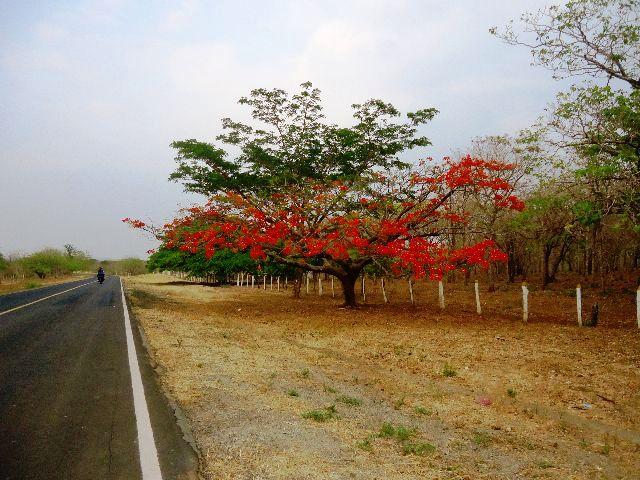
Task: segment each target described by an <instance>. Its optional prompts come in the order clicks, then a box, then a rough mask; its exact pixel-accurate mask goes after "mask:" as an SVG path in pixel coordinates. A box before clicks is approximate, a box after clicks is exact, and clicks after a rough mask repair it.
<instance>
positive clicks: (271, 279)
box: [269, 275, 273, 290]
mask: <svg viewBox="0 0 640 480" xmlns="http://www.w3.org/2000/svg"><path fill="white" fill-rule="evenodd" d="M269 284H270V285H271V290H273V275H271V276H270V277H269Z"/></svg>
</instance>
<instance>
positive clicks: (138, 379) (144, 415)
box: [120, 278, 162, 480]
mask: <svg viewBox="0 0 640 480" xmlns="http://www.w3.org/2000/svg"><path fill="white" fill-rule="evenodd" d="M120 290H121V292H122V311H123V312H124V324H125V329H126V336H127V353H128V354H129V371H130V372H131V387H132V388H133V407H134V410H135V414H136V426H137V428H138V450H139V453H140V468H141V470H142V479H143V480H162V473H161V472H160V464H159V463H158V452H157V450H156V443H155V441H154V439H153V429H152V428H151V419H150V418H149V409H148V408H147V401H146V399H145V396H144V386H143V385H142V375H141V373H140V366H139V365H138V355H137V354H136V344H135V343H134V341H133V331H132V330H131V320H130V319H129V309H128V308H127V300H126V298H125V296H124V287H123V285H122V278H120Z"/></svg>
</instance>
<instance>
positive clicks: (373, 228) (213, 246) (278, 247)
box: [124, 156, 524, 279]
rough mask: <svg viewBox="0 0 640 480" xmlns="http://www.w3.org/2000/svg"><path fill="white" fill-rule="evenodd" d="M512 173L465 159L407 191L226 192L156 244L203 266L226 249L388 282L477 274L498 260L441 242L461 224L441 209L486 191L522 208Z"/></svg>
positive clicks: (415, 178)
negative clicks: (373, 267)
mask: <svg viewBox="0 0 640 480" xmlns="http://www.w3.org/2000/svg"><path fill="white" fill-rule="evenodd" d="M512 168H513V166H512V165H508V164H502V163H499V162H488V161H484V160H480V159H475V158H472V157H470V156H467V157H464V158H462V159H461V160H460V161H458V162H453V161H451V160H447V161H446V162H445V164H444V166H442V167H438V168H435V169H434V170H433V171H432V172H430V173H429V174H422V175H419V174H412V175H411V176H410V180H409V182H406V181H402V180H399V181H397V182H396V183H393V182H392V179H390V178H388V177H381V183H380V184H379V188H371V186H369V188H367V189H358V188H357V187H354V186H353V185H345V184H343V183H341V182H337V181H336V182H331V183H329V184H322V183H312V182H309V184H308V185H303V186H293V187H291V188H289V189H288V191H286V192H279V193H277V194H274V195H273V196H271V197H270V198H269V199H267V200H266V201H265V200H264V199H257V198H252V197H250V196H240V195H238V194H235V193H229V194H227V195H221V196H217V197H215V198H213V199H212V200H211V201H210V202H208V203H207V204H206V205H205V206H203V207H193V208H190V209H188V210H186V211H185V212H184V216H182V217H180V218H178V219H176V220H174V221H173V222H171V223H170V224H167V225H165V227H164V230H163V233H162V235H161V237H162V240H163V241H164V242H165V245H166V247H167V248H179V249H181V250H184V251H188V252H198V251H204V253H205V254H206V255H207V256H208V257H210V256H212V255H213V254H214V253H215V252H216V251H217V250H219V249H223V248H228V249H232V250H238V251H248V252H249V254H250V255H251V257H252V258H254V259H257V260H259V259H265V258H267V257H271V258H273V259H275V260H276V261H278V260H279V259H282V258H293V259H296V260H297V261H307V260H310V259H311V258H314V259H317V258H323V259H326V260H327V261H333V262H349V261H354V262H355V261H362V260H363V259H369V260H373V259H375V258H384V259H386V260H390V264H391V265H392V268H393V270H394V272H395V273H396V274H398V275H400V274H409V275H413V276H415V277H425V276H429V277H430V278H433V279H440V278H442V275H443V274H444V273H446V272H448V271H451V270H454V269H459V268H464V267H465V266H469V265H478V266H480V267H484V268H486V267H487V266H488V265H489V264H490V263H491V262H495V261H505V260H506V255H505V254H504V253H503V252H501V251H500V250H498V249H497V247H496V245H495V243H494V242H493V241H491V240H484V241H481V242H479V243H477V244H475V245H470V246H465V247H463V248H458V249H453V248H450V247H449V246H448V245H447V244H446V242H445V241H444V240H443V239H442V233H443V232H445V229H446V228H451V225H455V224H462V223H464V222H466V221H467V214H466V213H465V212H453V211H451V210H450V207H449V205H448V204H447V199H448V198H450V197H451V196H452V195H453V194H455V192H456V191H458V190H460V189H463V188H464V189H468V188H473V189H476V190H482V189H484V190H487V191H489V192H492V195H493V196H494V198H495V204H496V206H498V207H500V208H506V209H514V210H521V209H522V208H524V204H523V203H522V201H520V200H519V199H518V198H517V197H515V196H513V195H510V193H511V191H510V190H511V186H510V185H509V184H508V183H507V182H505V181H504V180H503V179H501V178H500V174H501V173H502V172H504V171H506V170H509V169H512ZM382 185H385V186H386V187H385V188H383V187H382ZM124 221H125V222H126V223H129V224H130V225H131V226H133V227H135V228H145V227H146V224H145V223H144V222H141V221H139V220H131V219H129V218H127V219H125V220H124Z"/></svg>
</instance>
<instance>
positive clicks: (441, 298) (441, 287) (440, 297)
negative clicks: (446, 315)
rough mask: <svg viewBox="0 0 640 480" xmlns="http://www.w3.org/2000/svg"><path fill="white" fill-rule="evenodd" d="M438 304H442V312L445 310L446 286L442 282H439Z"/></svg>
mask: <svg viewBox="0 0 640 480" xmlns="http://www.w3.org/2000/svg"><path fill="white" fill-rule="evenodd" d="M438 302H439V303H440V310H444V284H443V283H442V280H438Z"/></svg>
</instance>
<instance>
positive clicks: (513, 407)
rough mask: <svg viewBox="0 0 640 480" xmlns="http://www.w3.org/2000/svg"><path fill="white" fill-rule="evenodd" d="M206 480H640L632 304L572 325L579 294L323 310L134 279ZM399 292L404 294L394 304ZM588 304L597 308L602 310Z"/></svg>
mask: <svg viewBox="0 0 640 480" xmlns="http://www.w3.org/2000/svg"><path fill="white" fill-rule="evenodd" d="M126 288H127V292H128V295H129V298H130V299H131V302H132V305H133V311H134V314H135V316H136V317H137V319H138V320H139V321H140V323H141V324H142V326H143V328H144V331H145V333H146V336H147V338H148V340H149V343H150V348H151V353H152V355H153V357H154V359H155V361H156V362H157V363H158V369H159V371H160V376H161V379H162V381H163V383H164V386H165V388H166V389H167V390H168V391H170V393H171V394H172V395H173V396H174V397H175V399H176V400H177V401H178V403H179V404H180V405H181V407H182V409H183V410H184V412H185V414H186V415H187V417H188V419H189V421H190V424H191V427H192V430H193V433H194V435H195V439H196V441H197V443H198V445H199V448H200V450H201V455H202V470H203V475H204V477H205V478H207V479H350V478H353V479H363V480H364V479H367V480H370V479H436V478H437V479H513V478H554V479H555V478H562V479H618V478H624V479H634V478H636V479H637V478H640V473H639V472H640V394H639V392H640V331H639V330H638V329H637V328H634V322H635V320H634V317H633V315H634V314H635V307H634V304H633V297H632V293H634V292H626V293H624V294H622V295H620V296H617V297H615V298H614V297H609V298H604V297H602V298H601V297H597V298H598V302H600V304H601V310H602V318H601V323H600V324H599V326H598V327H597V328H595V329H589V328H582V329H580V328H578V327H577V326H575V325H574V324H575V303H574V302H575V298H571V296H569V294H570V293H571V291H570V290H569V291H568V292H567V294H566V295H562V294H561V293H558V292H555V293H554V292H538V291H535V290H534V291H532V295H531V308H532V315H531V321H530V322H529V323H528V324H524V323H522V321H521V320H520V319H519V315H520V312H519V297H518V295H517V294H518V287H517V286H515V287H513V288H512V289H511V290H509V289H506V290H504V291H498V292H495V293H491V294H488V293H486V292H483V302H484V307H483V309H484V311H483V316H482V317H479V316H478V315H476V313H475V306H474V303H473V287H472V286H466V287H465V286H464V285H459V286H455V287H452V286H449V285H447V286H446V288H447V298H448V304H447V308H446V310H445V312H440V311H439V309H438V308H437V288H436V287H435V286H434V285H433V284H432V283H426V284H422V285H418V286H416V295H417V299H418V306H417V307H416V308H414V307H411V306H410V305H408V304H407V303H406V299H405V298H404V297H402V295H406V294H405V293H404V285H402V284H400V285H396V286H395V287H391V288H390V298H391V301H392V302H394V303H392V304H391V305H381V304H379V303H380V302H381V300H380V296H379V292H376V291H375V290H371V291H370V292H369V295H368V297H367V300H368V301H369V302H377V303H378V304H376V305H371V306H364V307H361V308H359V309H357V310H344V309H340V308H338V304H339V299H338V298H336V299H332V298H331V290H330V288H328V287H327V286H326V285H325V296H324V297H322V298H318V296H317V295H316V294H313V292H312V294H311V295H309V296H308V297H306V298H305V297H304V296H303V298H302V299H300V300H294V299H292V298H290V296H289V293H277V292H275V291H273V292H272V291H269V290H268V291H262V290H258V289H250V288H238V287H209V286H202V285H190V284H185V283H184V282H180V281H178V280H177V279H175V278H170V277H166V276H162V275H145V276H140V277H131V278H128V279H126ZM394 289H395V290H394ZM588 293H589V292H587V298H586V300H585V303H586V306H585V308H590V307H589V302H592V301H595V298H596V297H593V298H591V297H590V296H589V294H588Z"/></svg>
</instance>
